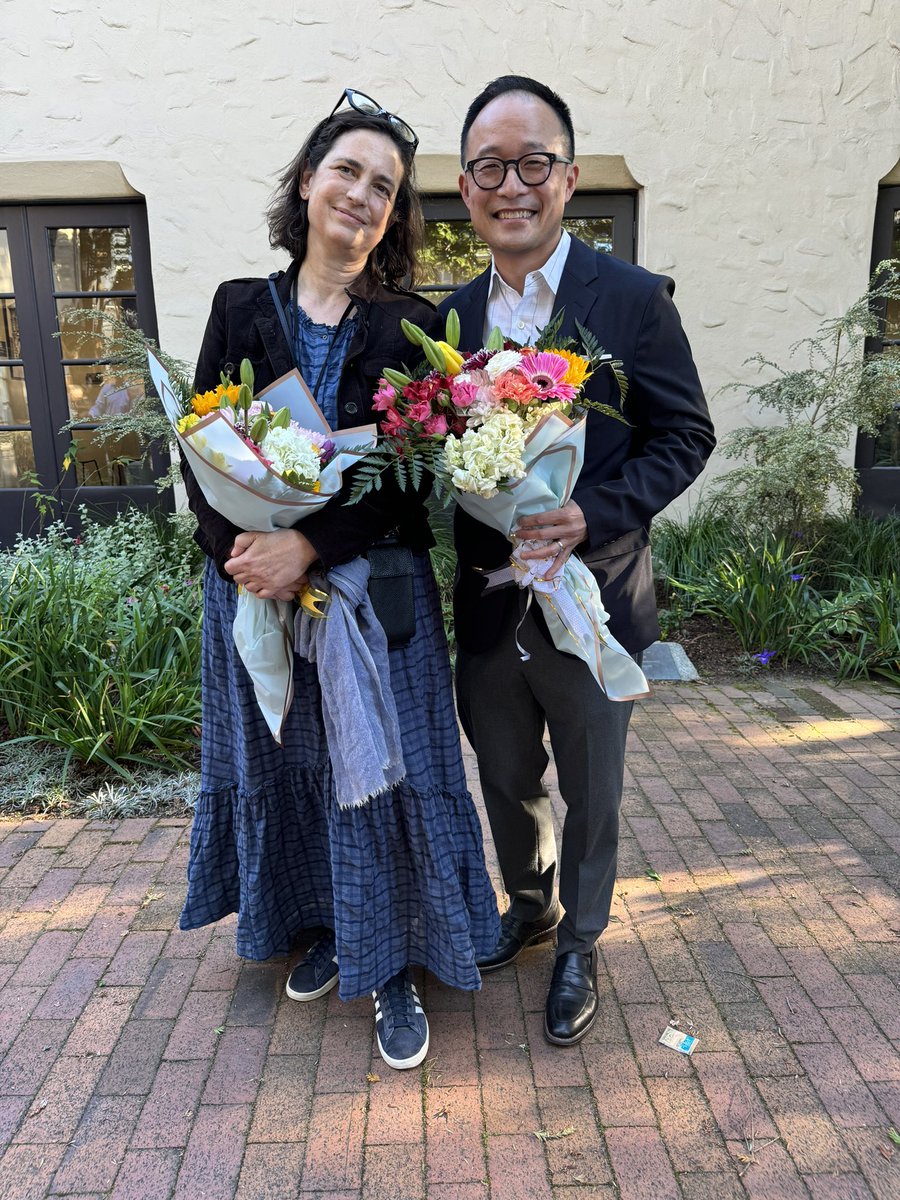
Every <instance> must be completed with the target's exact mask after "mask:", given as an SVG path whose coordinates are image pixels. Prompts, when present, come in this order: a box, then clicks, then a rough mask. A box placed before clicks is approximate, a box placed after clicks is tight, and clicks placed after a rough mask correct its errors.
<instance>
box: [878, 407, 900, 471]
mask: <svg viewBox="0 0 900 1200" xmlns="http://www.w3.org/2000/svg"><path fill="white" fill-rule="evenodd" d="M872 465H873V466H874V467H900V420H898V417H897V414H896V413H895V412H894V413H891V415H890V416H889V417H888V419H887V421H886V422H885V423H884V425H882V427H881V430H880V432H879V434H878V440H877V441H876V442H875V459H874V461H873V463H872Z"/></svg>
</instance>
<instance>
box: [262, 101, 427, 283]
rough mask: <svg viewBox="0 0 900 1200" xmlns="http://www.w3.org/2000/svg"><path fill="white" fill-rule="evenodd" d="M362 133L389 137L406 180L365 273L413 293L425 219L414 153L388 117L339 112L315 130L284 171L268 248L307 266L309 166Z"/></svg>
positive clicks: (273, 205) (373, 280)
mask: <svg viewBox="0 0 900 1200" xmlns="http://www.w3.org/2000/svg"><path fill="white" fill-rule="evenodd" d="M357 129H370V130H372V132H373V133H380V134H383V136H384V137H388V138H390V139H391V141H392V142H393V143H394V145H395V146H396V147H397V149H398V150H399V151H400V158H401V160H402V161H403V178H402V179H401V180H400V185H399V187H398V188H397V196H396V199H395V200H394V211H393V213H392V214H391V223H390V224H389V225H388V227H387V229H386V231H385V234H384V237H383V238H382V239H381V241H380V242H379V244H378V245H377V246H376V247H375V249H374V250H373V251H372V253H371V254H370V255H369V262H368V265H367V267H366V272H365V274H366V276H367V282H368V283H369V284H372V283H376V282H377V283H383V284H386V285H387V286H388V287H405V288H410V287H412V285H413V281H414V279H415V268H416V256H417V254H418V252H419V249H420V247H421V245H422V243H423V241H424V239H425V219H424V217H423V215H422V203H421V200H420V199H419V193H418V191H417V190H416V178H415V168H414V167H413V154H414V153H415V151H414V150H413V148H412V147H411V146H410V144H409V142H407V141H405V140H404V139H403V138H402V137H401V136H400V134H399V133H397V132H396V131H395V130H394V128H393V126H392V125H391V124H390V122H389V121H386V120H385V119H384V118H383V117H368V116H364V115H363V114H362V113H358V112H353V111H350V112H339V113H335V114H334V116H332V117H329V118H328V119H327V120H324V121H320V122H319V123H318V125H316V126H315V128H314V129H313V130H312V132H311V133H310V135H309V137H308V138H307V139H306V141H305V142H304V143H303V145H302V146H301V147H300V150H299V152H298V153H297V154H296V156H295V157H294V158H293V159H292V160H291V162H290V163H289V164H288V165H287V166H286V167H285V169H284V171H283V173H282V175H281V177H280V179H279V181H278V187H277V188H276V190H275V193H274V195H273V196H272V200H271V203H270V204H269V208H268V211H267V213H266V216H267V218H268V222H269V245H271V246H272V247H273V249H276V250H278V249H281V250H287V252H288V254H290V256H291V258H292V259H295V260H296V261H297V262H302V261H303V259H304V257H305V256H306V243H307V238H308V237H309V221H308V219H307V207H308V205H307V202H306V200H303V199H301V197H300V180H301V179H302V177H303V171H304V169H305V168H306V167H307V166H310V167H311V168H312V169H313V170H314V171H315V169H316V168H317V167H318V165H319V164H320V163H321V161H322V159H323V158H324V157H325V155H326V154H327V153H328V151H329V150H330V149H331V147H332V146H333V145H334V143H335V142H336V141H337V140H338V138H339V137H340V136H341V135H342V134H344V133H350V132H352V131H354V130H357Z"/></svg>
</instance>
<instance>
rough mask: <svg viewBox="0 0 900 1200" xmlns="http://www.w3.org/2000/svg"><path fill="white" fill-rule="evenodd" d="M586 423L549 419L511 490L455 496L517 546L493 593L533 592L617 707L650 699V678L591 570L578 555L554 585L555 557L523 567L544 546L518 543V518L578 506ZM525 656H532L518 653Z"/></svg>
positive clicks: (558, 635)
mask: <svg viewBox="0 0 900 1200" xmlns="http://www.w3.org/2000/svg"><path fill="white" fill-rule="evenodd" d="M585 422H586V418H585V417H581V418H580V419H579V420H575V421H573V420H571V419H570V418H569V417H566V416H564V415H563V414H562V413H560V412H551V413H548V414H547V416H545V417H543V418H542V419H541V420H540V421H539V422H538V423H537V425H535V427H534V428H533V429H532V430H531V431H530V433H529V434H528V436H527V437H526V439H525V455H524V465H525V477H524V479H518V480H515V481H514V482H513V483H511V484H510V485H509V490H508V491H501V492H498V493H497V494H496V495H494V496H490V497H483V496H476V495H473V494H472V493H471V492H463V491H460V490H459V489H457V488H453V489H452V490H453V495H454V496H455V498H456V501H457V503H458V504H459V505H461V507H462V508H464V509H465V511H466V512H467V513H469V515H470V516H472V517H474V518H475V519H476V520H477V521H481V522H482V524H484V525H488V526H490V527H491V528H492V529H497V530H499V531H500V532H501V533H503V534H505V536H506V537H508V538H509V539H510V541H512V542H513V543H514V550H513V555H512V558H511V560H510V564H509V566H508V567H505V568H499V570H497V571H489V572H487V575H488V579H489V586H497V585H498V584H501V583H503V582H505V581H506V580H507V579H512V580H513V581H514V582H515V583H517V584H518V586H519V587H521V588H527V589H528V591H529V600H528V602H529V604H530V603H531V598H532V597H534V598H535V599H536V600H537V603H538V604H539V606H540V608H541V612H542V613H543V616H544V620H545V621H546V623H547V628H548V629H549V631H550V636H551V637H552V638H553V644H554V645H555V646H556V648H557V649H558V650H563V651H566V652H567V653H569V654H574V655H577V656H578V658H581V659H583V661H584V662H586V663H587V665H588V667H589V668H590V670H591V673H592V674H593V676H594V678H595V679H596V681H597V683H598V684H599V685H600V687H601V688H602V689H603V691H604V692H605V694H606V695H607V696H608V698H609V699H610V700H637V699H639V698H640V697H642V696H647V695H649V694H650V688H649V686H648V684H647V680H646V678H645V676H644V673H643V671H642V670H641V668H640V667H639V666H638V665H637V663H636V662H635V661H634V659H633V658H632V657H631V655H630V654H629V653H628V651H627V650H626V649H625V648H624V647H623V646H622V645H621V644H620V643H619V642H617V641H616V639H615V638H614V637H613V636H612V634H611V633H610V632H609V629H608V623H609V615H608V613H607V612H606V610H605V609H604V607H603V602H602V600H601V597H600V588H599V586H598V584H597V580H596V579H595V578H594V576H593V574H592V573H591V571H590V570H589V569H588V568H587V567H586V566H585V565H584V563H583V562H581V560H580V559H578V558H576V557H574V556H572V557H570V558H569V559H568V560H567V561H566V564H565V566H564V568H563V570H562V571H560V572H558V573H557V575H556V576H555V577H554V578H552V579H546V580H545V579H544V578H543V574H542V572H543V570H545V569H546V568H547V567H549V566H550V564H551V563H552V561H553V555H552V554H551V555H548V557H547V559H546V560H537V559H532V560H524V559H521V558H519V557H517V556H518V553H519V552H520V551H521V550H524V549H529V548H531V547H536V546H540V545H541V544H542V543H539V542H538V543H535V542H520V543H518V544H516V539H515V538H514V537H513V536H512V530H513V529H514V528H515V527H516V525H517V524H518V521H519V518H520V517H524V516H531V515H533V514H535V513H539V512H547V511H548V510H550V509H554V508H561V507H562V506H563V505H564V504H567V503H568V501H569V500H570V499H571V496H572V491H573V489H574V487H575V483H576V481H577V479H578V476H579V474H580V472H581V468H582V465H583V464H584V437H585ZM519 649H520V652H521V653H522V655H523V657H527V655H526V652H525V651H524V650H522V648H521V647H519Z"/></svg>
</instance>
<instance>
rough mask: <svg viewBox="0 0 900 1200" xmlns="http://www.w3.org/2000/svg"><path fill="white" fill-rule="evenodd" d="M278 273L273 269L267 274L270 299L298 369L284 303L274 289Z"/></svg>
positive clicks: (292, 360)
mask: <svg viewBox="0 0 900 1200" xmlns="http://www.w3.org/2000/svg"><path fill="white" fill-rule="evenodd" d="M279 274H280V272H279V271H273V272H272V274H271V275H270V276H269V291H270V292H271V293H272V300H273V302H274V304H275V312H276V313H277V314H278V320H279V321H280V322H281V328H282V331H283V333H284V340H285V341H286V342H287V344H288V349H289V350H290V352H291V362H292V363H293V364H294V366H295V367H297V369H298V370H299V369H300V368H299V366H298V364H297V355H296V353H295V349H294V339H293V337H292V335H291V330H290V326H289V325H288V319H287V313H286V312H285V311H284V305H283V304H282V303H281V297H280V296H279V295H278V293H277V292H276V291H275V280H276V279H277V278H278V276H279Z"/></svg>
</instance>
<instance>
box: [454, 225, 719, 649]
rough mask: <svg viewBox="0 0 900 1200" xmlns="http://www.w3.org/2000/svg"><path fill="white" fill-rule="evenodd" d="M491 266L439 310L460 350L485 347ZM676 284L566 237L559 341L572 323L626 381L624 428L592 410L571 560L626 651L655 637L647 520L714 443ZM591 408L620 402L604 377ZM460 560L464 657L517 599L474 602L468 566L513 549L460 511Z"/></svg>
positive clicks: (498, 596) (504, 596)
mask: <svg viewBox="0 0 900 1200" xmlns="http://www.w3.org/2000/svg"><path fill="white" fill-rule="evenodd" d="M489 282H490V268H488V269H487V270H486V271H484V272H483V273H482V274H481V275H479V276H478V278H477V279H475V280H473V281H472V282H471V283H470V284H467V286H466V287H464V288H462V289H460V290H459V291H458V292H455V293H454V294H453V295H452V296H450V297H448V299H446V300H445V301H443V303H442V304H441V305H440V310H441V311H442V312H443V313H446V312H447V310H448V309H450V308H455V309H456V310H457V312H458V313H459V319H460V326H461V336H460V343H459V344H460V348H461V349H462V350H464V351H465V350H469V351H471V350H474V349H477V348H478V347H479V346H481V345H482V344H483V342H484V317H485V307H486V304H487V295H488V284H489ZM674 290H675V284H674V283H673V282H672V280H671V279H668V278H667V277H665V276H663V275H653V274H651V273H650V272H649V271H645V270H644V269H643V268H642V267H636V266H632V265H631V264H629V263H625V262H622V261H621V260H620V259H616V258H613V257H612V256H611V255H608V254H602V253H599V252H598V251H595V250H592V249H591V248H590V247H589V246H587V245H585V244H584V242H581V241H579V240H578V239H577V238H573V239H572V244H571V247H570V249H569V254H568V258H567V259H566V265H565V269H564V271H563V274H562V278H561V280H560V285H559V290H558V291H557V295H556V304H555V306H554V313H558V312H559V311H560V310H561V309H564V310H565V318H564V321H563V324H562V328H561V330H560V335H561V336H562V337H566V336H571V337H574V338H575V339H576V341H577V338H578V332H577V329H576V325H575V323H576V321H579V322H580V323H581V324H582V325H584V326H585V327H586V328H587V329H590V330H591V331H592V333H593V334H594V336H595V337H596V338H597V340H598V341H599V343H600V345H601V347H602V348H603V349H604V350H605V351H606V352H608V353H610V354H612V355H613V357H614V358H618V359H621V361H622V363H623V366H624V370H625V374H626V376H627V377H628V382H629V390H628V398H627V400H626V403H625V406H624V415H625V417H626V418H627V420H628V421H629V422H630V425H623V424H622V423H621V422H619V421H616V420H614V419H613V418H611V417H605V416H602V415H601V414H600V413H597V412H590V413H589V414H588V419H587V434H586V443H585V459H584V467H583V468H582V472H581V475H580V476H579V479H578V483H577V484H576V486H575V491H574V492H573V495H572V499H573V500H574V501H575V502H576V503H577V504H578V505H580V507H581V509H582V510H583V512H584V516H585V520H586V522H587V530H588V532H587V537H586V539H585V541H584V542H582V543H581V545H580V546H579V547H578V553H579V554H580V556H581V557H582V558H583V559H584V561H585V562H586V563H587V565H588V566H589V567H590V568H591V570H592V571H593V572H594V574H595V575H596V577H597V581H598V583H599V584H600V588H601V592H602V596H603V604H604V606H605V608H606V610H607V611H608V612H609V614H610V630H611V632H612V633H613V635H614V636H615V637H616V638H618V640H619V641H620V642H621V643H622V644H623V645H624V646H625V647H626V649H628V650H630V651H631V652H632V653H635V652H637V651H639V650H643V649H645V648H646V647H647V646H649V645H650V644H651V642H653V641H655V640H656V638H657V637H658V636H659V624H658V621H657V616H656V600H655V595H654V588H653V574H652V567H651V561H650V523H651V521H652V519H653V517H655V516H656V515H657V513H659V512H661V511H662V510H663V509H664V508H665V507H666V506H667V505H668V504H669V503H670V502H671V501H672V500H674V499H675V497H676V496H678V495H680V494H681V492H683V491H684V490H685V488H686V487H688V486H689V485H690V484H691V483H692V482H693V480H694V479H696V478H697V476H698V475H699V474H700V472H701V471H702V470H703V466H704V464H705V462H706V460H707V458H708V457H709V455H710V453H711V452H712V449H713V447H714V446H715V437H714V435H713V427H712V422H711V420H710V416H709V410H708V408H707V405H706V400H705V399H704V396H703V389H702V387H701V385H700V380H699V378H698V376H697V369H696V367H695V366H694V360H693V358H692V356H691V349H690V346H689V345H688V340H687V337H686V336H685V333H684V330H683V329H682V327H681V320H680V318H679V316H678V312H677V310H676V308H675V305H674V303H673V301H672V293H673V292H674ZM587 394H588V396H590V397H591V398H592V399H594V400H598V401H601V402H603V403H606V404H611V405H615V406H618V405H619V396H618V389H617V387H616V384H615V379H614V377H613V375H612V372H611V371H610V370H609V369H603V368H601V369H600V370H598V371H597V372H595V374H594V375H593V376H592V378H591V379H590V380H589V381H588V384H587ZM454 529H455V539H456V549H457V555H458V558H459V569H458V573H457V581H456V587H455V590H454V614H455V623H456V637H457V641H458V642H459V644H460V645H461V646H462V647H463V648H464V649H466V650H470V651H472V652H476V653H477V652H478V651H481V650H486V649H488V648H489V647H490V646H492V645H493V644H494V643H495V642H496V640H497V636H498V634H499V631H500V628H501V626H502V624H503V622H504V620H505V618H506V616H507V614H508V611H509V608H510V606H512V605H514V604H517V603H518V590H517V589H516V588H506V589H502V590H499V591H496V592H493V593H491V594H489V595H488V596H482V591H483V587H484V580H483V577H482V576H481V574H480V573H479V571H478V570H477V569H476V568H482V569H490V568H492V567H496V566H499V565H501V564H503V563H505V562H506V561H507V559H508V557H509V554H510V549H511V547H510V543H509V542H508V541H507V540H506V538H504V537H503V535H502V534H500V533H497V532H496V531H495V530H492V529H489V528H488V527H487V526H486V525H482V524H481V523H480V522H478V521H476V520H474V518H472V517H470V516H469V515H468V514H467V513H464V512H463V511H462V509H461V508H457V510H456V515H455V519H454Z"/></svg>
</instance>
